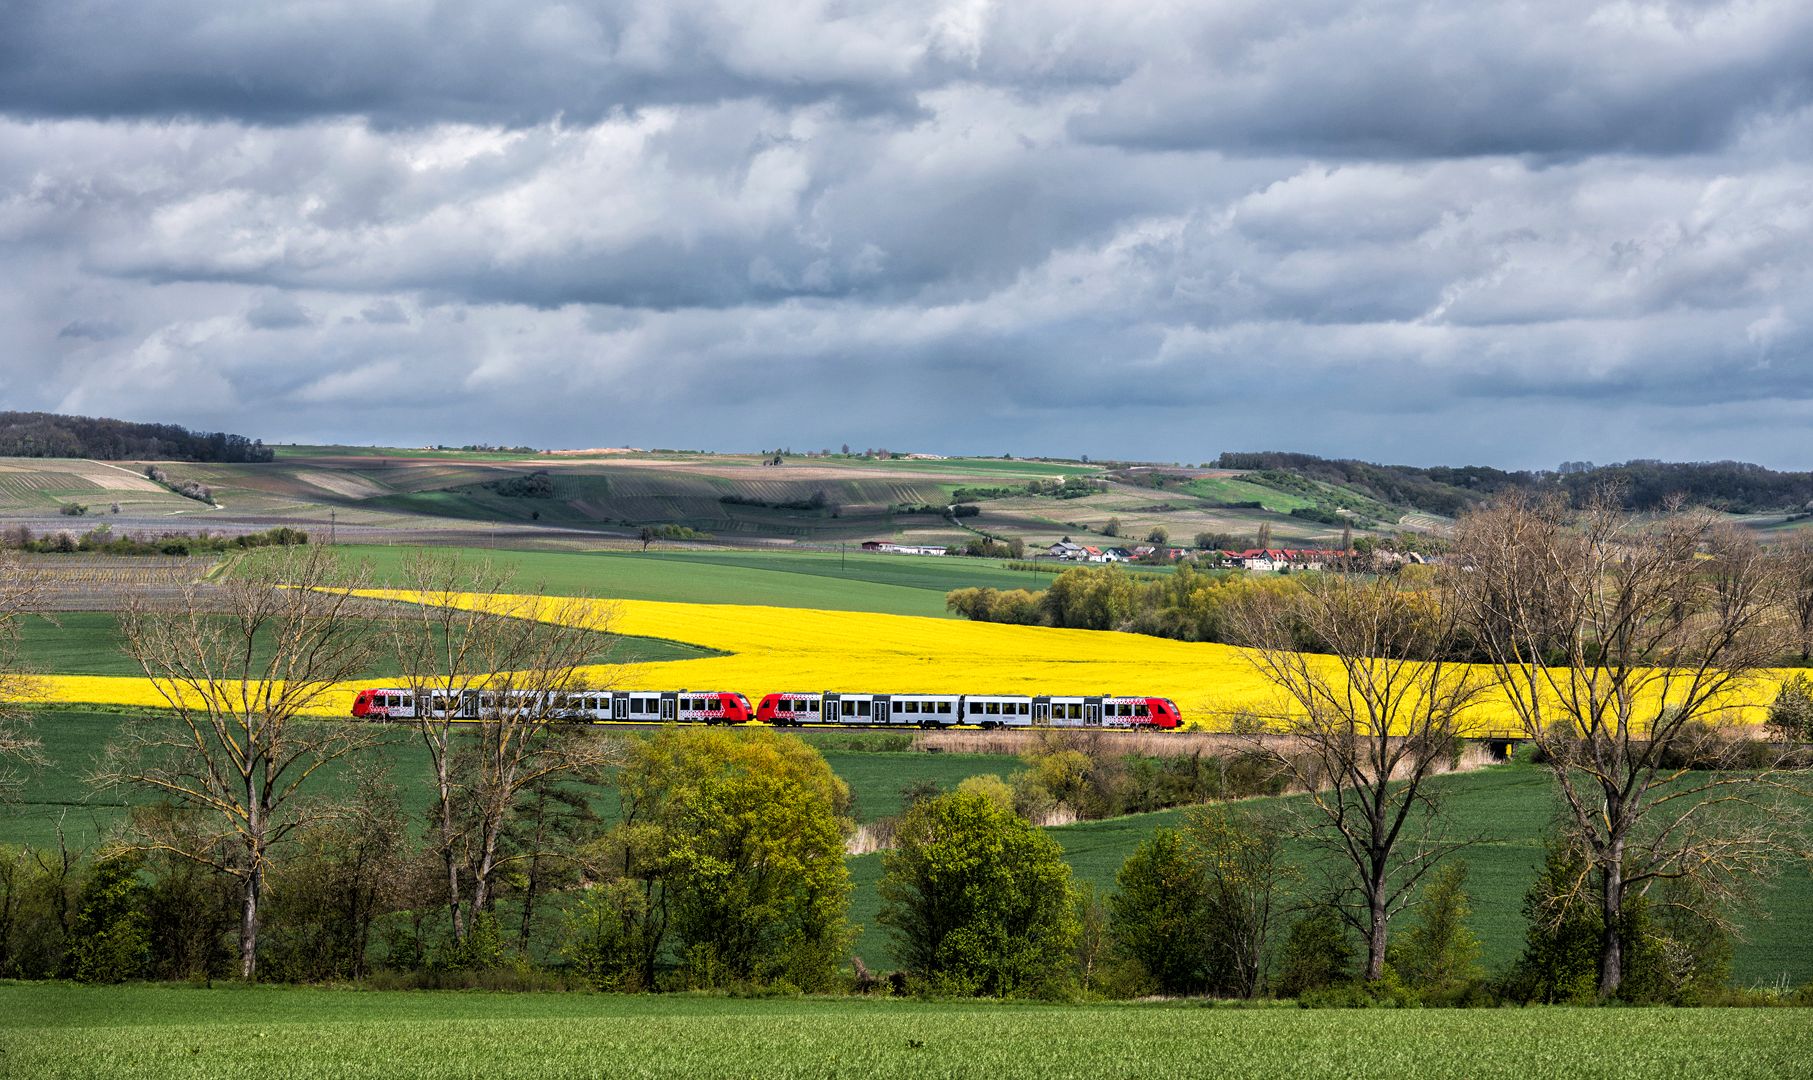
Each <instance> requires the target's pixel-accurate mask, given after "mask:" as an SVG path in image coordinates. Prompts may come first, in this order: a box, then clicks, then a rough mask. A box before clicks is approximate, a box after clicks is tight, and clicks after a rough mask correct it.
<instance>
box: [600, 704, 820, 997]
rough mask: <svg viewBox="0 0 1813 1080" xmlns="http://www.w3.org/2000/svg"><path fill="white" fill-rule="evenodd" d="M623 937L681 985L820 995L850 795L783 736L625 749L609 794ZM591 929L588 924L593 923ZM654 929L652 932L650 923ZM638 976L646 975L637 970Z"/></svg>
mask: <svg viewBox="0 0 1813 1080" xmlns="http://www.w3.org/2000/svg"><path fill="white" fill-rule="evenodd" d="M618 785H619V791H620V794H621V797H622V801H623V809H624V820H623V823H622V824H621V825H620V826H619V827H618V828H617V829H616V830H614V832H615V833H616V834H617V835H616V837H615V839H614V841H613V842H612V843H611V844H609V845H608V846H609V848H610V850H611V851H612V853H613V855H614V856H615V857H620V858H622V859H623V860H624V861H623V864H622V865H623V869H622V870H621V871H620V872H619V874H618V880H620V881H626V882H630V883H632V884H633V883H640V884H641V885H642V888H641V889H640V890H639V893H638V891H637V890H636V889H634V888H632V889H629V890H624V889H622V888H619V889H618V890H616V893H615V895H616V896H617V897H618V898H619V899H622V900H628V899H630V898H631V897H632V896H635V903H634V904H633V905H628V906H624V907H622V908H620V909H619V915H618V918H617V921H618V923H619V924H620V925H621V929H614V928H612V927H611V926H609V925H608V924H607V923H608V921H600V919H599V918H594V919H593V922H592V926H593V927H594V928H595V929H597V928H602V929H601V930H600V933H601V934H602V937H601V938H600V940H604V941H607V942H608V941H617V940H622V941H627V942H630V943H632V944H635V945H636V946H637V947H638V948H639V949H640V950H641V955H642V957H643V958H644V963H645V964H648V965H649V966H652V963H650V961H651V960H652V959H653V958H656V957H658V956H659V954H660V949H661V947H662V944H663V943H664V941H665V943H666V944H667V945H668V947H669V948H671V950H672V951H673V954H674V956H673V958H674V960H675V961H676V962H677V963H678V964H679V965H680V966H681V968H682V969H683V971H682V977H683V979H684V980H685V981H686V982H687V983H688V984H691V985H726V984H731V983H739V982H761V983H768V982H776V981H785V982H787V983H790V984H792V985H794V986H796V987H798V988H800V989H803V990H817V989H822V988H823V987H825V986H826V985H828V984H829V983H830V981H831V978H832V976H833V975H834V973H835V972H836V968H837V963H838V960H839V958H840V957H841V956H842V953H843V949H844V947H845V946H846V945H847V943H848V941H849V937H850V933H849V927H848V924H847V923H846V921H845V912H846V910H847V909H848V906H849V896H850V876H849V872H848V870H846V869H845V866H844V858H843V852H844V837H845V835H846V833H847V832H848V831H849V828H850V823H849V820H848V818H847V817H846V814H847V812H848V809H849V805H850V795H849V789H848V787H846V786H845V785H844V783H843V781H841V780H839V779H838V778H837V776H836V775H835V774H834V773H832V771H831V768H830V766H829V765H827V764H825V759H824V758H823V757H822V756H820V755H819V753H818V752H817V751H816V750H814V749H812V748H811V747H810V746H808V745H807V744H806V743H804V742H803V741H801V740H800V739H798V738H796V737H793V736H783V735H775V734H772V733H768V732H730V731H713V730H709V729H687V730H677V731H667V732H662V733H661V734H659V735H656V736H654V737H653V738H650V739H646V740H643V741H642V742H640V743H638V744H637V745H635V746H634V747H633V748H632V749H631V750H630V753H629V758H628V760H627V762H626V763H625V765H624V767H623V770H622V773H621V775H620V777H619V780H618ZM594 915H596V913H594ZM651 919H654V920H659V921H651ZM643 974H644V975H652V971H650V970H648V967H645V968H644V972H643Z"/></svg>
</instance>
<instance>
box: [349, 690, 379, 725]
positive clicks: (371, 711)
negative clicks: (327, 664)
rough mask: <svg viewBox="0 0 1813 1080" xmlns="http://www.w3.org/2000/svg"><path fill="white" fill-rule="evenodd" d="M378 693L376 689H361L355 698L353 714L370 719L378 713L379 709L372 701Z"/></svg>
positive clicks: (361, 718)
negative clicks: (374, 706)
mask: <svg viewBox="0 0 1813 1080" xmlns="http://www.w3.org/2000/svg"><path fill="white" fill-rule="evenodd" d="M377 693H378V692H377V691H376V690H361V691H359V696H358V697H355V698H353V716H355V717H357V718H358V719H360V720H369V719H371V718H372V717H373V716H375V715H377V710H376V709H375V708H373V706H372V703H371V699H372V698H373V697H375V696H377Z"/></svg>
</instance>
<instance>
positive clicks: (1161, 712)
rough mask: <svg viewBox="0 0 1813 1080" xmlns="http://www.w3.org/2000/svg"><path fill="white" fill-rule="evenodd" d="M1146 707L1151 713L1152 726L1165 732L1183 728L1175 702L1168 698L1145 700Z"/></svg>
mask: <svg viewBox="0 0 1813 1080" xmlns="http://www.w3.org/2000/svg"><path fill="white" fill-rule="evenodd" d="M1146 707H1147V708H1148V709H1150V710H1151V712H1152V726H1153V727H1155V728H1165V729H1167V730H1171V729H1175V728H1178V727H1181V726H1183V714H1182V713H1180V712H1178V711H1177V702H1175V701H1172V700H1171V699H1170V698H1162V697H1155V698H1147V699H1146Z"/></svg>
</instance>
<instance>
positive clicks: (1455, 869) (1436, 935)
mask: <svg viewBox="0 0 1813 1080" xmlns="http://www.w3.org/2000/svg"><path fill="white" fill-rule="evenodd" d="M1466 885H1467V864H1466V863H1465V862H1459V861H1456V862H1451V863H1448V864H1446V865H1445V866H1443V867H1441V868H1440V869H1439V870H1436V871H1435V873H1434V874H1433V875H1432V876H1431V878H1430V879H1429V883H1428V884H1427V885H1426V886H1424V888H1423V895H1422V902H1421V904H1420V905H1419V906H1418V908H1417V921H1416V922H1415V923H1414V924H1412V925H1411V926H1410V928H1409V929H1407V930H1405V931H1403V932H1402V933H1400V934H1399V935H1398V938H1397V940H1396V941H1395V942H1393V944H1392V950H1391V966H1392V967H1393V968H1394V969H1395V970H1396V971H1397V973H1398V975H1399V976H1400V977H1401V978H1402V979H1403V980H1404V982H1406V983H1408V984H1409V985H1410V986H1412V987H1414V988H1416V989H1419V990H1436V991H1446V990H1453V989H1455V988H1457V987H1461V986H1465V985H1467V984H1469V983H1472V982H1476V981H1478V980H1479V979H1480V978H1481V977H1482V976H1483V974H1484V972H1482V971H1481V970H1480V966H1479V939H1478V938H1476V937H1474V936H1473V932H1472V931H1471V930H1469V929H1467V916H1468V915H1469V914H1470V913H1471V910H1472V909H1471V908H1470V907H1469V906H1468V903H1467V892H1466Z"/></svg>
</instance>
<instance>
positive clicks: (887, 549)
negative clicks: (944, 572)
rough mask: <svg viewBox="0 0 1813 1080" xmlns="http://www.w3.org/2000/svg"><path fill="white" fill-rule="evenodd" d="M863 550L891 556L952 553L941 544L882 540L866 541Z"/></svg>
mask: <svg viewBox="0 0 1813 1080" xmlns="http://www.w3.org/2000/svg"><path fill="white" fill-rule="evenodd" d="M862 549H863V550H864V551H879V552H883V553H885V554H889V555H945V554H948V553H949V552H950V549H949V548H947V547H944V546H943V545H941V544H889V543H884V542H883V541H880V540H864V541H863V544H862Z"/></svg>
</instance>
